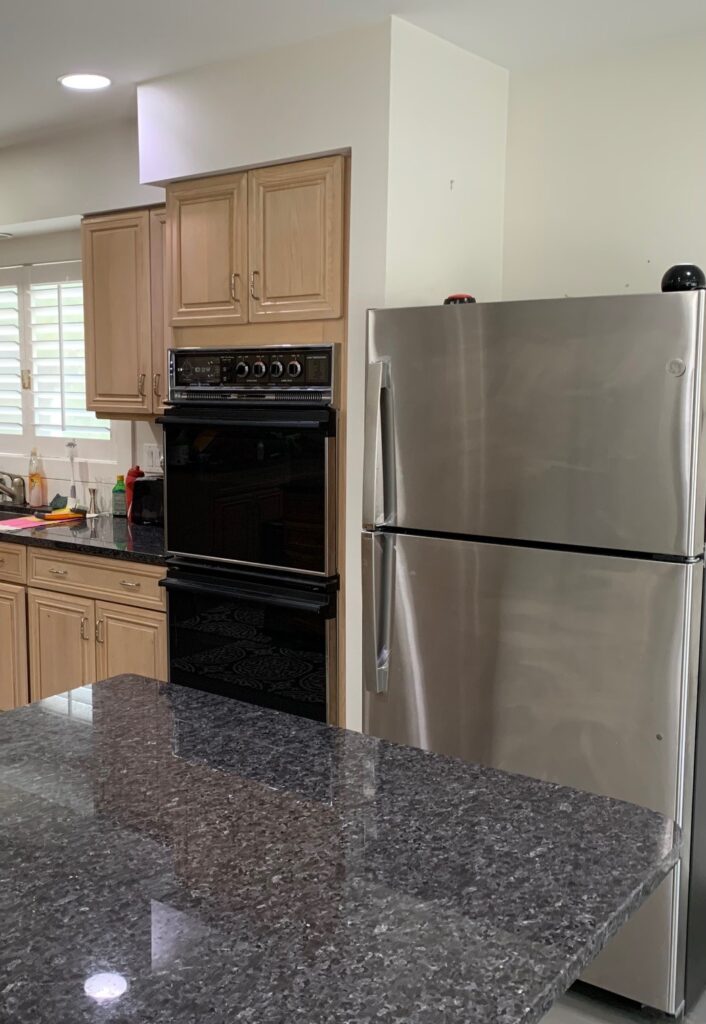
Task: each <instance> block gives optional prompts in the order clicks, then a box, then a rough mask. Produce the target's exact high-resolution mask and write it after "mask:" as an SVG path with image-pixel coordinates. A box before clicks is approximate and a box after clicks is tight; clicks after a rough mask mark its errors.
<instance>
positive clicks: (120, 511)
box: [113, 474, 127, 519]
mask: <svg viewBox="0 0 706 1024" xmlns="http://www.w3.org/2000/svg"><path fill="white" fill-rule="evenodd" d="M113 515H114V516H121V517H122V518H123V519H124V518H125V517H126V516H127V498H126V495H125V477H124V476H122V474H121V475H120V476H119V477H118V479H117V480H116V481H115V487H114V488H113Z"/></svg>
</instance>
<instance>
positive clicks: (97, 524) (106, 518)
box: [0, 515, 165, 565]
mask: <svg viewBox="0 0 706 1024" xmlns="http://www.w3.org/2000/svg"><path fill="white" fill-rule="evenodd" d="M6 541H7V542H9V543H10V544H26V545H27V546H28V547H42V548H53V549H54V550H55V551H74V552H76V554H82V555H99V556H100V557H102V558H121V559H124V560H125V561H129V562H143V563H146V564H147V565H162V564H163V563H164V562H165V553H164V530H163V529H162V527H161V526H138V525H136V524H134V523H128V521H127V519H124V518H120V517H117V516H116V517H114V516H111V515H100V516H96V518H95V519H87V520H86V521H85V522H82V523H74V524H73V525H67V526H54V525H52V526H38V527H36V529H33V530H17V531H14V532H10V531H7V532H5V531H3V530H2V523H1V522H0V543H5V542H6Z"/></svg>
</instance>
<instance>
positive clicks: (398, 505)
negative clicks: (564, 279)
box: [365, 292, 706, 556]
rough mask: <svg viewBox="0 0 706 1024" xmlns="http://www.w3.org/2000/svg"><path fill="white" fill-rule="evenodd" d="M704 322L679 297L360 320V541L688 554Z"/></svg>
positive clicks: (695, 302) (693, 523)
mask: <svg viewBox="0 0 706 1024" xmlns="http://www.w3.org/2000/svg"><path fill="white" fill-rule="evenodd" d="M703 308H704V293H703V292H689V293H686V292H682V293H674V294H667V295H662V294H655V295H639V296H615V297H608V298H586V299H557V300H548V301H545V300H542V301H534V302H506V303H489V304H478V305H457V306H442V307H436V306H428V307H422V308H418V309H390V310H373V311H372V312H371V313H370V319H369V332H368V337H369V347H368V394H367V398H366V467H365V469H366V473H365V491H366V502H365V518H366V522H365V526H366V527H371V526H373V525H378V526H379V525H381V524H382V523H383V522H387V523H388V524H389V525H391V526H398V527H400V528H403V529H410V530H425V531H429V532H438V533H450V534H462V535H472V536H477V537H497V538H505V539H509V540H527V541H543V542H546V543H549V544H567V545H570V546H572V547H577V546H579V547H581V546H584V547H590V548H600V549H604V548H607V549H614V550H620V551H628V552H630V551H635V552H653V553H658V554H659V553H661V554H667V555H687V556H695V555H698V554H700V552H702V551H703V547H704V518H705V507H706V499H705V491H706V488H705V483H706V476H705V472H704V470H705V469H706V465H705V464H704V458H705V457H706V455H705V453H704V450H703V445H701V444H700V440H701V438H700V434H701V431H702V429H703V424H702V419H703V417H702V415H701V346H702V334H703ZM380 364H382V368H383V369H384V372H380ZM376 409H377V412H376Z"/></svg>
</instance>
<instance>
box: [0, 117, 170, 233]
mask: <svg viewBox="0 0 706 1024" xmlns="http://www.w3.org/2000/svg"><path fill="white" fill-rule="evenodd" d="M163 198H164V192H163V190H162V189H156V188H151V187H148V186H145V185H141V184H140V183H139V176H138V157H137V127H136V124H135V122H134V121H111V122H108V123H106V124H103V125H99V126H98V127H91V128H90V129H83V130H81V131H75V132H64V133H62V134H61V135H57V136H53V137H50V138H43V139H38V140H36V141H34V142H28V143H25V144H23V145H17V146H8V147H6V148H4V149H1V150H0V225H13V224H19V223H22V222H25V221H37V220H44V219H50V218H55V217H66V216H71V215H73V214H82V213H92V212H94V211H98V210H111V209H116V208H118V207H122V206H139V205H140V204H141V203H158V202H161V201H162V200H163Z"/></svg>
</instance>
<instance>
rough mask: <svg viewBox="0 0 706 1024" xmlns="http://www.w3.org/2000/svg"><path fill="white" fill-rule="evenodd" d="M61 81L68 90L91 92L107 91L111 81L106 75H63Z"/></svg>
mask: <svg viewBox="0 0 706 1024" xmlns="http://www.w3.org/2000/svg"><path fill="white" fill-rule="evenodd" d="M59 81H60V82H61V84H62V85H63V86H64V87H65V88H66V89H81V90H83V91H84V92H90V91H91V90H92V89H106V88H107V87H108V86H109V85H110V79H109V78H106V76H105V75H92V74H91V75H89V74H80V75H61V77H60V78H59Z"/></svg>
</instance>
